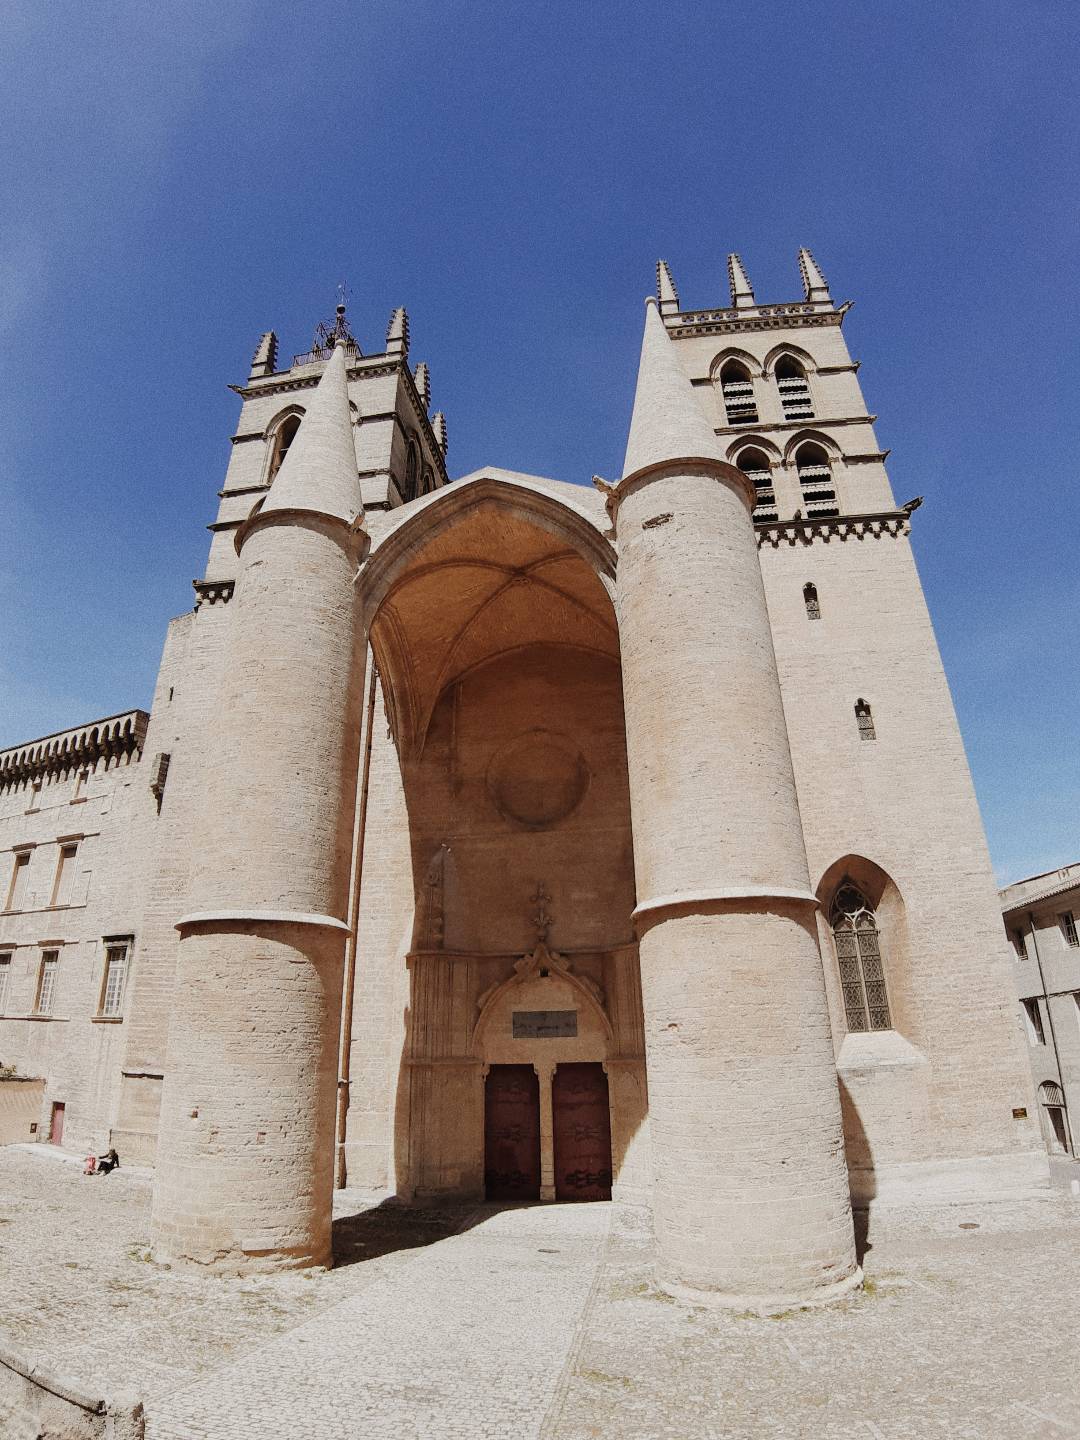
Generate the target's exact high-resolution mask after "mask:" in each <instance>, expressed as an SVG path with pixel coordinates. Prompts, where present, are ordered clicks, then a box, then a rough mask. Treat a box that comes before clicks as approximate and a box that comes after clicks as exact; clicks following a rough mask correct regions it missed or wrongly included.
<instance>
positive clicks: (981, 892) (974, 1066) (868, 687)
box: [761, 534, 1035, 1198]
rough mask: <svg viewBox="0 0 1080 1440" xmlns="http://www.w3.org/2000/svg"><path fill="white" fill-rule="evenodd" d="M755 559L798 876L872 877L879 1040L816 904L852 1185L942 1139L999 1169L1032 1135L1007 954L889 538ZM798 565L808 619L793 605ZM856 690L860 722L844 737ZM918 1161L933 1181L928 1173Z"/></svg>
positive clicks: (939, 685) (963, 1155)
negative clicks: (862, 1014) (862, 725)
mask: <svg viewBox="0 0 1080 1440" xmlns="http://www.w3.org/2000/svg"><path fill="white" fill-rule="evenodd" d="M761 560H762V571H763V573H764V577H765V585H766V593H767V595H768V603H769V615H770V619H771V622H772V629H773V637H774V643H775V647H776V655H777V663H778V666H779V672H780V681H781V686H782V689H783V695H784V705H785V709H786V713H787V718H788V730H789V734H790V737H791V754H792V761H793V764H794V768H795V777H796V781H797V784H798V791H799V806H800V809H801V812H802V819H803V830H804V834H805V836H806V843H807V852H808V855H809V860H810V873H811V876H812V880H813V883H814V885H815V887H817V888H818V889H819V892H820V894H821V898H822V902H823V905H824V906H825V907H827V906H828V905H829V903H830V902H831V898H832V894H833V893H834V891H835V889H836V886H837V885H838V884H839V882H840V881H841V880H842V878H843V873H844V872H854V873H853V878H855V879H856V880H857V881H860V882H862V883H863V884H864V886H866V887H868V888H869V887H872V886H873V884H874V879H873V875H874V873H875V869H876V871H877V872H883V876H881V875H879V879H878V883H879V884H883V883H884V879H887V880H888V882H889V884H887V885H884V889H883V892H882V903H881V905H880V906H879V914H878V921H879V928H880V930H881V944H882V949H883V954H884V964H885V972H886V983H887V986H888V990H889V1001H890V1006H891V1010H892V1020H893V1025H894V1028H895V1030H896V1032H897V1034H896V1036H895V1038H894V1039H893V1040H892V1041H890V1042H885V1041H883V1040H882V1039H881V1038H880V1037H877V1036H875V1037H870V1036H864V1035H856V1034H852V1035H846V1033H845V1032H846V1030H847V1026H846V1022H845V1018H844V1009H843V1003H842V999H841V995H840V990H839V981H838V973H837V968H836V960H835V949H834V946H833V944H832V940H831V935H830V934H829V931H828V929H827V927H826V926H825V923H824V920H823V921H822V949H823V954H824V955H825V957H826V973H827V977H828V980H829V991H830V1002H831V1009H832V1020H833V1030H834V1033H835V1035H836V1036H837V1038H838V1041H840V1042H842V1043H839V1044H838V1061H837V1063H838V1068H839V1072H840V1075H841V1080H842V1082H843V1084H844V1088H845V1092H846V1094H845V1111H846V1118H847V1129H848V1139H849V1147H850V1149H851V1151H852V1161H853V1176H852V1178H853V1185H854V1188H855V1191H856V1194H857V1195H859V1196H861V1197H862V1198H867V1197H868V1196H870V1195H873V1194H874V1193H884V1190H885V1189H887V1188H888V1186H889V1185H890V1184H891V1183H893V1181H894V1180H895V1181H896V1183H900V1182H901V1180H903V1179H904V1178H905V1177H904V1174H903V1173H902V1170H898V1169H897V1167H903V1166H905V1165H910V1164H917V1163H918V1162H931V1161H938V1160H942V1159H945V1158H948V1157H953V1158H956V1159H960V1160H963V1161H967V1162H969V1164H970V1163H973V1162H979V1163H982V1164H984V1166H985V1164H986V1163H987V1162H986V1159H985V1157H1000V1160H1001V1162H1002V1165H1001V1167H999V1169H1000V1170H1001V1173H1002V1174H1005V1172H1006V1171H1008V1172H1009V1173H1010V1174H1011V1173H1014V1170H1015V1166H1014V1164H1013V1162H1014V1161H1015V1160H1016V1159H1017V1158H1022V1157H1023V1156H1025V1155H1030V1154H1031V1152H1032V1151H1033V1149H1034V1145H1035V1138H1034V1136H1033V1133H1032V1126H1031V1123H1030V1120H1019V1121H1017V1120H1014V1119H1013V1116H1012V1110H1013V1108H1014V1107H1017V1108H1024V1107H1026V1108H1027V1109H1028V1111H1029V1115H1030V1114H1031V1113H1032V1104H1031V1092H1030V1081H1029V1079H1028V1077H1027V1074H1026V1066H1025V1064H1024V1063H1023V1056H1022V1054H1021V1051H1020V1046H1019V1039H1018V1034H1017V1026H1016V1021H1015V1000H1014V998H1013V993H1012V975H1011V964H1012V961H1011V959H1010V956H1009V953H1008V949H1007V946H1006V943H1005V938H1004V935H1003V934H1002V930H1001V922H1000V915H999V911H998V908H997V897H996V892H995V889H994V884H993V877H992V873H991V868H990V860H989V855H988V853H987V849H986V841H985V838H984V835H983V830H982V824H981V820H980V816H979V811H978V806H977V803H976V800H975V794H974V790H973V787H972V784H971V779H970V775H969V772H968V767H967V761H966V758H965V755H964V749H963V744H962V742H961V738H960V734H959V729H958V727H957V724H956V718H955V715H954V712H953V708H952V702H951V698H950V695H949V689H948V684H947V682H946V679H945V675H944V672H943V670H942V666H941V661H940V658H939V655H938V650H937V645H936V642H935V639H934V634H933V630H932V627H931V624H930V619H929V616H928V614H927V610H926V605H925V602H924V599H923V595H922V590H921V587H920V584H919V580H918V576H917V574H916V571H915V567H914V563H913V560H912V556H911V551H910V546H909V543H908V540H907V539H906V538H905V537H904V536H891V535H888V534H883V535H881V536H880V537H875V536H873V535H870V534H867V535H865V536H864V537H863V538H861V539H860V538H857V537H855V536H851V537H850V538H849V539H847V540H844V541H840V540H837V539H833V540H830V541H829V542H828V543H825V542H824V541H823V540H821V539H820V538H819V539H818V540H816V541H815V543H813V544H811V545H806V544H801V543H799V544H795V545H788V544H783V545H780V546H779V547H776V548H774V547H773V546H772V545H769V544H766V545H765V546H764V547H763V549H762V551H761ZM807 582H812V583H813V584H814V585H815V586H816V587H817V591H818V597H819V602H820V608H821V618H820V620H810V619H809V618H808V617H807V612H806V606H805V603H804V600H803V586H804V584H806V583H807ZM860 698H863V699H865V700H866V701H868V702H869V703H870V705H871V707H872V712H873V721H874V726H875V730H876V736H877V738H876V740H872V741H870V740H860V738H859V733H858V729H857V726H856V720H855V712H854V706H855V702H856V700H858V699H860ZM851 857H854V858H851ZM867 862H869V863H867ZM866 876H870V878H869V880H867V879H866V878H865V877H866ZM883 1045H884V1049H883V1048H882V1047H883ZM980 1157H983V1158H982V1160H980ZM1021 1168H1022V1167H1021ZM992 1171H993V1166H992V1165H990V1168H989V1169H988V1170H987V1172H986V1179H985V1185H986V1187H987V1188H988V1189H992V1188H993V1187H994V1186H995V1185H996V1184H997V1183H998V1182H997V1181H995V1179H994V1178H993V1174H992V1173H991V1172H992ZM927 1173H928V1175H929V1176H930V1180H928V1183H937V1182H936V1180H935V1179H934V1177H935V1176H938V1175H939V1174H940V1172H939V1171H937V1170H934V1171H932V1172H931V1171H928V1172H927ZM1030 1173H1033V1172H1030ZM908 1178H909V1179H910V1177H908ZM1029 1178H1030V1174H1029Z"/></svg>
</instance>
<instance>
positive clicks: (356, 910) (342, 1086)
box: [334, 652, 378, 1190]
mask: <svg viewBox="0 0 1080 1440" xmlns="http://www.w3.org/2000/svg"><path fill="white" fill-rule="evenodd" d="M368 669H369V677H368V694H367V708H366V711H365V714H364V724H365V725H366V727H367V738H366V741H365V744H364V757H363V760H362V761H361V764H360V774H359V776H358V784H357V790H358V794H357V800H356V826H355V829H354V831H353V873H352V883H351V885H350V889H349V934H348V938H347V939H346V941H345V975H344V978H343V980H342V998H341V1037H340V1039H339V1041H338V1090H337V1123H336V1126H335V1134H334V1188H335V1189H336V1190H342V1189H344V1187H345V1183H346V1180H347V1178H348V1177H347V1167H346V1165H345V1131H346V1127H347V1125H348V1120H349V1070H350V1066H351V1063H352V1021H353V990H354V989H355V982H356V943H357V935H356V931H357V926H358V923H359V919H360V881H361V877H362V875H363V872H364V837H365V835H366V832H367V805H368V782H369V779H370V776H371V740H372V724H373V721H374V718H375V682H376V681H377V680H378V671H377V670H376V669H375V657H374V656H373V655H371V654H370V652H369V654H368Z"/></svg>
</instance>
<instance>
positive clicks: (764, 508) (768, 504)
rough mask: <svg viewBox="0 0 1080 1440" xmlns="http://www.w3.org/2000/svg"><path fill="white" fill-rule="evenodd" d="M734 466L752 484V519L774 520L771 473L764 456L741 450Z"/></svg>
mask: <svg viewBox="0 0 1080 1440" xmlns="http://www.w3.org/2000/svg"><path fill="white" fill-rule="evenodd" d="M735 464H736V465H737V466H738V467H739V469H740V470H741V471H742V472H743V474H744V475H746V476H748V477H749V478H750V479H751V480H752V481H753V482H754V492H755V501H754V519H755V520H775V519H776V493H775V491H774V490H773V478H772V471H771V470H770V468H769V462H768V460H767V459H766V457H765V455H764V454H763V453H762V452H761V451H760V450H754V449H748V450H743V451H741V452H740V453H739V457H738V459H737V460H736V461H735Z"/></svg>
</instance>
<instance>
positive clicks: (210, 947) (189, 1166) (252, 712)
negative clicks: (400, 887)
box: [153, 339, 367, 1270]
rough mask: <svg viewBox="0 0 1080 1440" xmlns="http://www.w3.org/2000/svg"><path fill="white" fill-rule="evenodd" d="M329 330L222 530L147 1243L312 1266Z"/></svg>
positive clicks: (336, 848) (349, 633)
mask: <svg viewBox="0 0 1080 1440" xmlns="http://www.w3.org/2000/svg"><path fill="white" fill-rule="evenodd" d="M347 359H348V357H347V345H346V342H345V340H344V339H339V340H338V342H337V343H336V345H335V347H334V349H333V352H332V355H331V358H330V360H329V361H328V362H327V364H326V366H325V370H324V372H323V374H322V377H321V379H320V380H319V383H318V386H317V388H316V390H315V391H314V393H313V394H312V395H311V396H310V398H309V404H308V408H307V412H306V415H305V418H304V422H303V425H302V426H301V427H300V428H299V430H298V431H297V434H296V438H295V441H294V442H293V443H292V444H291V446H290V448H289V452H288V455H287V458H286V459H285V461H284V463H283V464H282V465H281V467H280V469H279V470H278V472H277V474H276V475H275V477H274V479H273V483H272V484H271V486H270V488H269V490H268V491H267V492H266V493H265V495H264V496H263V497H262V498H261V500H260V501H257V502H256V504H255V506H254V507H253V508H252V510H251V513H250V514H249V516H248V518H247V519H246V520H245V521H244V522H243V523H242V524H241V526H240V528H239V530H238V531H237V532H236V542H235V544H236V552H237V557H238V567H239V568H238V573H237V576H236V589H235V594H234V597H233V599H232V601H231V602H230V609H231V610H232V612H233V619H232V626H231V634H230V637H229V643H228V649H227V652H226V662H225V674H224V680H223V687H222V697H221V703H220V704H219V706H218V708H217V715H216V722H215V723H214V724H213V726H212V727H211V730H210V734H209V735H208V737H207V748H208V750H209V751H210V752H211V756H212V758H211V759H210V761H209V762H208V765H207V768H206V771H205V773H204V775H203V779H202V789H203V794H202V805H201V812H202V815H203V827H202V829H201V833H200V834H199V836H198V846H199V858H198V861H197V863H196V867H195V873H194V877H193V880H192V882H191V884H190V886H189V899H188V904H189V907H190V908H189V910H188V913H186V914H185V915H183V916H182V917H181V918H180V920H179V922H178V924H177V929H178V930H179V932H180V937H181V938H180V945H179V954H178V959H177V970H176V983H175V989H174V992H173V1009H172V1016H171V1021H170V1026H169V1039H168V1052H167V1060H166V1066H165V1071H166V1078H165V1084H164V1089H163V1094H162V1114H161V1130H160V1142H159V1148H158V1170H157V1177H156V1182H155V1187H154V1206H153V1229H154V1244H155V1251H156V1253H157V1254H158V1255H160V1256H161V1257H162V1258H164V1259H168V1260H171V1261H174V1262H175V1261H181V1262H183V1261H193V1262H198V1263H200V1264H203V1265H221V1266H224V1267H227V1268H230V1269H232V1268H243V1269H245V1270H250V1269H256V1268H260V1267H261V1268H272V1267H277V1266H303V1265H313V1264H326V1263H329V1260H330V1255H331V1250H330V1238H331V1237H330V1209H331V1190H332V1185H333V1154H334V1144H333V1136H334V1129H333V1127H334V1110H335V1086H336V1079H337V1070H336V1062H337V1044H338V1030H339V1020H340V1009H341V981H342V968H343V961H344V948H345V936H346V931H347V925H346V920H345V917H346V913H347V899H348V885H349V858H350V845H351V837H352V822H353V810H354V796H355V789H356V772H357V764H358V754H357V751H358V744H359V740H358V737H359V733H360V724H359V713H360V694H359V691H360V688H361V685H362V681H361V680H360V679H359V671H360V669H361V668H362V657H363V639H362V635H361V632H360V627H359V619H358V609H357V601H356V592H355V587H354V584H353V580H354V577H355V574H356V569H357V565H358V563H359V559H360V557H361V555H362V553H363V550H364V547H365V545H366V543H367V537H366V535H365V533H364V530H363V523H364V507H363V502H362V499H361V491H360V483H359V478H358V475H357V465H356V456H355V452H354V446H353V427H352V423H351V415H350V408H349V394H348V388H347V376H346V367H347Z"/></svg>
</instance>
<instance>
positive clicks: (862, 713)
mask: <svg viewBox="0 0 1080 1440" xmlns="http://www.w3.org/2000/svg"><path fill="white" fill-rule="evenodd" d="M855 723H856V725H857V726H858V727H859V739H860V740H876V739H877V731H876V730H875V729H874V712H873V711H872V710H871V709H870V706H869V705H868V704H867V702H866V701H865V700H856V701H855Z"/></svg>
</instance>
